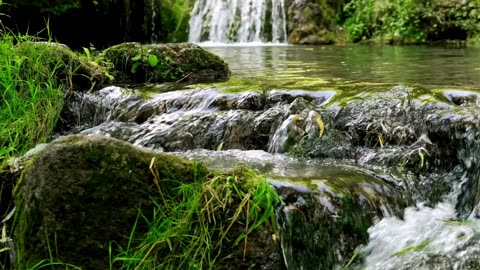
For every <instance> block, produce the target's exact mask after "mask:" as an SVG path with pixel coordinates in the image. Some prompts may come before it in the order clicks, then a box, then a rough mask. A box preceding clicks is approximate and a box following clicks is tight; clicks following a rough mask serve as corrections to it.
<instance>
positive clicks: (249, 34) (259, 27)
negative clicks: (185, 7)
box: [188, 0, 287, 43]
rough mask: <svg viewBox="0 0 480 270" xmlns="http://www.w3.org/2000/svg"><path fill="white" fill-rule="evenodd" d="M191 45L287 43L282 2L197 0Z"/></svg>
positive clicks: (192, 17) (279, 0)
mask: <svg viewBox="0 0 480 270" xmlns="http://www.w3.org/2000/svg"><path fill="white" fill-rule="evenodd" d="M189 25H190V31H189V37H188V41H189V42H207V41H208V42H213V43H232V42H236V43H245V42H271V43H286V41H287V31H286V20H285V4H284V1H283V0H228V1H215V0H197V1H196V2H195V6H194V7H193V10H192V12H191V14H190V22H189Z"/></svg>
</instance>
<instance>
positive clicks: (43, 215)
mask: <svg viewBox="0 0 480 270" xmlns="http://www.w3.org/2000/svg"><path fill="white" fill-rule="evenodd" d="M22 178H23V179H22V181H21V182H20V183H19V184H18V186H17V189H16V191H15V197H16V205H17V210H18V211H17V220H18V224H17V226H16V228H15V239H16V247H17V250H18V253H17V264H16V265H17V267H18V269H28V268H29V267H32V266H33V265H34V264H36V263H38V262H40V261H41V260H44V259H50V260H52V261H56V262H63V263H71V264H74V265H77V266H80V267H83V268H86V269H106V268H108V266H109V264H110V261H109V260H110V259H109V247H111V248H113V250H112V251H110V252H113V254H112V256H116V258H119V259H116V260H115V261H114V263H115V264H114V265H115V267H114V268H117V269H119V268H121V267H127V265H130V264H129V263H128V262H125V263H122V262H124V261H123V260H122V259H121V258H125V256H127V257H130V258H132V260H130V262H131V261H134V262H135V263H136V264H138V263H139V260H136V261H135V259H138V257H139V256H140V259H142V258H143V257H145V256H146V257H147V259H146V261H144V262H145V264H148V265H150V264H152V263H153V264H154V265H160V264H165V265H164V266H165V267H167V266H168V265H170V266H172V265H180V264H181V263H182V262H184V261H185V260H192V261H194V262H198V263H199V265H202V267H201V268H208V267H211V266H212V263H214V262H215V263H216V261H215V259H214V258H216V257H217V256H220V257H219V258H224V257H225V259H224V260H225V261H230V262H231V260H238V262H240V261H241V259H240V258H242V256H241V255H242V250H241V249H240V246H242V245H240V244H239V243H240V242H241V241H242V240H243V239H244V237H245V234H250V233H253V231H254V229H255V228H256V227H257V228H260V227H262V228H264V229H263V232H265V233H264V234H265V235H267V236H268V237H267V238H265V236H264V237H263V238H262V239H263V240H262V241H267V240H268V239H269V237H271V230H272V228H271V227H268V226H267V225H265V226H267V227H264V225H263V224H264V223H268V222H269V220H270V218H271V216H272V215H273V202H274V201H275V200H276V199H275V198H276V197H275V195H274V193H272V192H273V191H271V188H270V187H269V186H268V184H266V182H265V180H263V179H261V178H259V177H258V176H256V175H255V174H252V172H250V171H248V170H238V171H236V172H235V173H234V174H230V175H225V174H222V175H221V174H215V173H213V172H211V171H210V170H208V169H207V168H206V167H204V166H202V165H200V164H198V163H195V162H190V161H185V160H182V159H180V158H177V157H174V156H170V155H167V154H162V153H158V152H154V151H151V150H146V149H142V148H137V147H134V146H132V145H130V144H128V143H126V142H122V141H119V140H115V139H111V138H108V137H96V136H90V137H88V136H69V137H65V138H61V139H58V140H56V141H54V142H52V143H51V144H50V145H49V146H48V147H47V148H46V149H45V150H44V151H42V152H41V153H40V154H39V155H38V156H37V157H36V158H35V159H34V161H33V162H32V164H31V165H29V166H28V168H27V169H26V170H25V171H24V173H23V175H22ZM157 180H158V182H156V181H157ZM157 184H158V185H157ZM212 192H215V193H212ZM215 194H217V195H215ZM272 194H273V195H272ZM272 196H273V197H272ZM249 199H251V201H249V204H248V205H249V206H248V207H250V208H249V209H250V211H252V212H251V213H252V214H251V216H250V214H249V213H250V212H249V211H248V209H247V208H246V207H247V204H246V203H247V200H249ZM217 200H220V201H221V202H216V201H217ZM218 203H220V204H218ZM239 207H243V210H242V211H241V215H240V216H238V214H235V213H237V211H238V209H239ZM139 212H140V214H139ZM212 215H213V216H212ZM139 217H141V218H140V221H139ZM176 218H178V220H176V221H174V222H173V223H171V225H170V226H168V228H167V229H166V228H165V227H164V225H165V224H166V223H168V222H170V221H172V220H175V219H176ZM212 218H214V220H215V221H213V220H212ZM236 220H238V222H237V221H236ZM246 220H249V221H248V222H249V224H250V225H249V227H248V228H247V229H245V227H244V226H243V225H242V224H245V222H246ZM231 224H233V225H232V226H230V225H231ZM207 225H208V226H207ZM152 226H153V227H152ZM227 228H228V229H227ZM268 228H269V229H268ZM203 230H207V231H203ZM228 230H230V231H231V233H229V234H228V236H227V237H224V235H223V232H226V231H228ZM265 230H267V231H265ZM159 232H161V233H160V235H158V237H155V239H153V240H152V238H151V236H152V234H157V233H159ZM180 232H182V233H180ZM204 233H207V234H204ZM258 233H260V234H262V232H258ZM159 237H163V238H159ZM192 237H198V238H199V239H200V238H202V239H204V240H202V241H201V242H197V241H192ZM205 237H206V238H205ZM222 238H223V239H222ZM159 239H164V240H165V239H166V241H172V242H173V243H182V244H180V245H178V246H177V245H174V247H170V248H169V245H163V246H162V245H159V244H158V241H161V240H159ZM270 239H271V238H270ZM222 241H224V244H223V245H220V246H214V244H213V243H215V245H217V244H218V243H220V242H222ZM242 243H243V242H242ZM261 243H265V242H261ZM185 245H187V246H185ZM188 245H191V246H188ZM205 245H206V246H205ZM154 246H156V247H157V249H155V251H154V252H148V254H147V253H146V251H148V250H149V249H150V247H152V248H153V247H154ZM128 247H130V249H129V248H128ZM145 247H147V249H146V250H145ZM270 247H271V248H270V251H272V250H275V249H276V245H275V244H274V243H271V244H270ZM187 250H188V251H189V252H190V253H187ZM197 250H202V253H201V254H197V252H196V251H197ZM52 252H53V253H52ZM192 252H193V253H192ZM233 253H235V254H236V255H235V256H234V257H233V258H231V259H228V258H230V257H229V256H228V255H231V254H233ZM52 254H54V256H53V258H52ZM168 254H170V255H168ZM247 254H250V255H249V256H252V258H259V257H260V256H259V255H255V252H253V251H252V252H250V253H248V251H247ZM159 256H161V257H162V258H164V259H165V260H163V259H162V260H159V259H158V260H156V259H155V258H157V257H159ZM166 256H170V257H168V258H167V257H166ZM205 256H207V257H205ZM235 258H237V259H235ZM219 263H221V262H219ZM145 264H138V265H141V267H143V266H145ZM122 265H123V266H122ZM187 265H188V264H187ZM130 266H131V265H130ZM127 268H128V267H127ZM147 268H148V267H147ZM167 268H168V267H167ZM152 269H153V268H152Z"/></svg>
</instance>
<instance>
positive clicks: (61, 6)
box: [14, 0, 82, 15]
mask: <svg viewBox="0 0 480 270" xmlns="http://www.w3.org/2000/svg"><path fill="white" fill-rule="evenodd" d="M14 6H15V7H32V8H35V9H37V10H40V12H42V13H48V14H53V15H61V14H64V13H65V12H67V11H69V10H71V9H78V8H81V7H82V1H81V0H54V1H46V0H40V1H30V0H17V1H14Z"/></svg>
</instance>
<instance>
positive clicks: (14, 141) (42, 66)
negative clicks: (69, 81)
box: [0, 30, 63, 164]
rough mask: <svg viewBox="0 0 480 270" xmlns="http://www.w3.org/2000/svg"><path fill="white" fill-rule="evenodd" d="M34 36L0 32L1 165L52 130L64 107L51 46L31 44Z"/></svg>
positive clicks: (57, 62)
mask: <svg viewBox="0 0 480 270" xmlns="http://www.w3.org/2000/svg"><path fill="white" fill-rule="evenodd" d="M33 41H35V39H34V38H33V37H30V36H23V35H13V34H10V33H9V32H7V31H5V30H3V31H1V32H0V164H1V163H2V162H3V161H4V160H6V159H7V158H9V157H10V156H13V155H21V154H23V153H25V152H26V151H28V150H29V149H31V148H32V147H34V146H35V145H36V144H38V143H43V142H45V141H46V139H47V138H48V136H49V135H50V134H51V133H52V130H53V128H54V127H55V124H56V122H57V120H58V117H59V115H60V111H61V110H62V107H63V94H62V86H61V85H58V79H57V78H56V77H55V72H56V70H57V69H58V68H59V67H60V66H61V63H60V61H59V60H58V59H57V60H54V59H53V58H52V55H53V50H55V48H54V46H57V45H51V46H31V44H33V43H32V42H33Z"/></svg>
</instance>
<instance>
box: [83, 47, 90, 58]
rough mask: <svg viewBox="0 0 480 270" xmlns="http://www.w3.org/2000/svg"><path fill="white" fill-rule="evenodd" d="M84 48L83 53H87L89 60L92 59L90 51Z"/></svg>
mask: <svg viewBox="0 0 480 270" xmlns="http://www.w3.org/2000/svg"><path fill="white" fill-rule="evenodd" d="M82 48H83V52H84V53H85V56H87V58H88V59H90V50H89V49H87V48H85V47H82Z"/></svg>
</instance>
